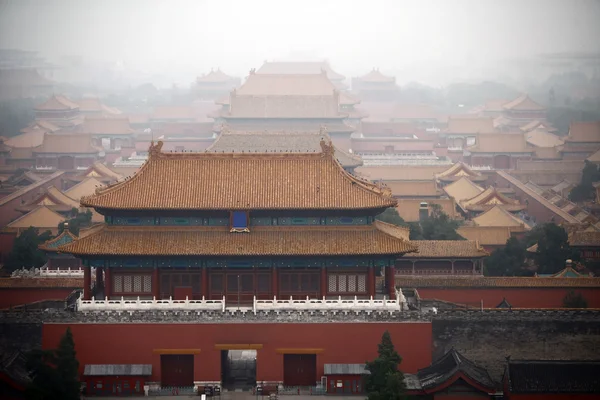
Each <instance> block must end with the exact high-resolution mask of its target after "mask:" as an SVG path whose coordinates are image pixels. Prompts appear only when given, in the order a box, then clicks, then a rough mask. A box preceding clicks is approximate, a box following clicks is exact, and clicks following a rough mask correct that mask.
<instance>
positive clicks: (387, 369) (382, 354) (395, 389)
mask: <svg viewBox="0 0 600 400" xmlns="http://www.w3.org/2000/svg"><path fill="white" fill-rule="evenodd" d="M378 354H379V356H378V357H377V358H376V359H375V360H373V361H367V363H366V369H367V371H369V372H370V374H367V375H365V391H366V392H367V396H368V398H369V400H400V399H403V398H404V392H405V391H406V384H405V382H404V374H403V373H402V371H400V369H399V368H398V366H399V365H400V363H401V362H402V358H401V357H400V355H399V354H398V352H397V351H396V349H395V348H394V344H393V343H392V338H391V336H390V333H389V332H388V331H385V332H384V333H383V336H382V337H381V343H380V344H379V346H378Z"/></svg>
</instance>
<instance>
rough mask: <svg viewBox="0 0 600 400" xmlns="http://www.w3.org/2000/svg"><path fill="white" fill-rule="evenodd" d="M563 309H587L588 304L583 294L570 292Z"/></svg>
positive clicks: (564, 300) (564, 301)
mask: <svg viewBox="0 0 600 400" xmlns="http://www.w3.org/2000/svg"><path fill="white" fill-rule="evenodd" d="M563 307H565V308H587V307H588V302H587V300H586V299H585V297H583V295H582V294H581V293H575V292H574V291H572V290H570V291H569V293H567V295H566V296H565V298H564V299H563Z"/></svg>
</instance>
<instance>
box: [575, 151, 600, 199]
mask: <svg viewBox="0 0 600 400" xmlns="http://www.w3.org/2000/svg"><path fill="white" fill-rule="evenodd" d="M597 181H600V170H598V167H597V166H596V164H593V163H591V162H589V161H588V160H585V166H584V167H583V172H582V176H581V182H580V183H579V185H577V186H575V187H574V188H573V189H572V190H571V192H570V193H569V200H571V201H575V202H578V201H586V200H593V199H594V198H595V196H596V191H595V189H594V185H593V184H594V182H597Z"/></svg>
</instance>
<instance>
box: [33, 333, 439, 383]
mask: <svg viewBox="0 0 600 400" xmlns="http://www.w3.org/2000/svg"><path fill="white" fill-rule="evenodd" d="M67 326H69V325H68V324H44V327H43V339H42V346H43V348H46V349H48V348H53V347H55V346H56V345H57V344H58V342H59V340H60V337H61V336H62V335H63V334H64V332H65V330H66V329H67ZM70 327H71V331H72V332H73V336H74V339H75V349H76V351H77V358H78V359H79V365H80V369H81V371H83V368H84V366H85V364H152V378H151V379H149V380H150V381H155V380H156V381H159V380H160V376H161V372H160V355H159V354H154V352H153V350H154V349H200V350H201V351H200V353H199V354H197V355H195V356H194V380H196V381H219V380H220V374H221V367H220V365H221V356H220V350H216V349H215V348H214V345H215V344H262V345H263V348H262V349H259V350H258V351H257V371H256V377H257V380H259V381H282V380H283V354H279V352H278V351H277V349H323V351H322V353H320V354H318V355H317V379H320V377H321V376H323V372H324V364H326V363H364V362H365V361H367V360H369V359H373V358H375V357H376V356H377V345H378V344H379V343H380V341H381V335H382V334H383V332H384V331H385V330H388V331H389V332H390V334H391V336H392V340H393V342H394V345H395V346H396V349H397V351H398V353H399V354H400V355H401V356H402V358H403V361H402V364H401V369H402V370H403V371H405V372H408V373H415V372H417V370H418V369H419V368H424V367H427V366H429V365H430V363H431V346H432V337H431V323H429V322H423V323H347V324H345V323H326V324H295V323H278V324H267V323H265V324H228V323H225V324H72V325H70Z"/></svg>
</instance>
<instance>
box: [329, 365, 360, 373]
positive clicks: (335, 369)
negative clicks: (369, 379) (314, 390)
mask: <svg viewBox="0 0 600 400" xmlns="http://www.w3.org/2000/svg"><path fill="white" fill-rule="evenodd" d="M369 373H370V372H369V371H367V370H366V369H365V364H325V375H364V374H369Z"/></svg>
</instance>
